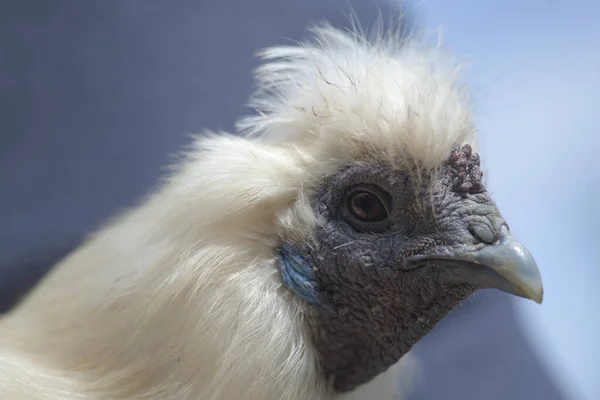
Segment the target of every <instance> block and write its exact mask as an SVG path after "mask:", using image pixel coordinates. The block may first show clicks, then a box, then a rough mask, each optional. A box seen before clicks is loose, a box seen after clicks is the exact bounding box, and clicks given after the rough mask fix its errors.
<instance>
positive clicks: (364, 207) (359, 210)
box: [349, 191, 387, 222]
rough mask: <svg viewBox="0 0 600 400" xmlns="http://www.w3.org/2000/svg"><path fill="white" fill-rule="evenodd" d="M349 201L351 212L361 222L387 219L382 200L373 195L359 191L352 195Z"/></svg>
mask: <svg viewBox="0 0 600 400" xmlns="http://www.w3.org/2000/svg"><path fill="white" fill-rule="evenodd" d="M349 200H350V201H349V203H350V204H349V206H350V207H349V208H350V212H351V213H352V215H353V216H354V217H355V218H357V219H359V220H361V221H365V222H377V221H381V220H383V219H385V218H386V217H387V212H386V210H385V207H384V206H383V204H382V203H381V200H379V198H378V197H377V196H376V195H374V194H373V193H369V192H366V191H359V192H356V193H354V194H352V196H350V199H349Z"/></svg>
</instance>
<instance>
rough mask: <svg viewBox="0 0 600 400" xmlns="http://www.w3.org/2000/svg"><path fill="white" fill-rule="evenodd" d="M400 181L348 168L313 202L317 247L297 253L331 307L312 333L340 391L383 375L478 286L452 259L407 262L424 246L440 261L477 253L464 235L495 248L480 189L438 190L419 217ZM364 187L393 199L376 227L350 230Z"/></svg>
mask: <svg viewBox="0 0 600 400" xmlns="http://www.w3.org/2000/svg"><path fill="white" fill-rule="evenodd" d="M441 173H442V174H446V173H447V172H446V171H443V170H442V171H441ZM408 176H409V175H408V174H406V173H402V172H392V171H391V170H390V169H388V168H385V167H383V166H380V167H363V166H359V167H351V168H348V169H346V170H345V171H343V172H342V173H340V174H338V175H337V176H335V177H333V179H332V180H331V181H330V182H329V183H328V184H327V185H326V186H325V187H324V189H323V190H322V191H321V192H320V193H319V194H318V195H317V196H316V198H315V202H314V207H315V212H316V214H317V217H318V218H319V219H320V220H321V221H322V222H323V224H322V225H321V226H319V228H318V232H317V238H318V239H317V243H318V246H317V247H314V248H304V249H302V252H303V253H304V254H305V255H306V258H307V259H308V260H310V261H309V262H311V264H312V265H313V266H314V267H315V270H316V274H317V277H318V281H319V286H320V288H321V290H323V291H324V295H323V297H322V301H323V302H324V303H325V304H327V305H329V306H330V308H331V309H332V310H333V311H332V312H318V313H315V315H314V319H315V320H314V324H313V329H314V330H313V332H314V340H315V344H316V347H317V349H318V350H319V352H320V354H321V362H322V367H323V369H324V372H325V374H327V375H332V376H333V377H334V382H335V388H336V389H337V390H339V391H347V390H351V389H354V388H355V387H356V386H357V385H360V384H362V383H365V382H367V381H369V380H371V379H372V378H373V377H375V376H376V375H377V374H379V373H381V372H383V371H385V370H386V369H387V368H388V367H389V366H391V365H392V364H394V363H395V362H396V361H398V360H399V359H400V357H402V355H404V354H405V353H406V352H408V351H409V350H410V348H411V347H412V346H413V345H414V344H415V343H416V342H417V341H419V340H420V339H421V338H422V337H423V336H424V335H425V334H426V333H427V332H429V331H430V330H431V329H432V328H433V327H434V326H435V325H436V324H437V323H438V321H440V320H441V319H442V318H443V317H444V316H445V315H446V314H447V313H448V312H449V311H450V310H452V308H454V307H455V306H456V305H457V304H458V303H459V302H460V301H462V300H464V299H465V298H467V297H468V296H470V295H471V294H472V293H473V292H474V291H475V290H477V289H479V288H481V285H480V284H479V283H478V282H477V280H476V279H470V274H469V273H468V272H467V271H466V270H464V269H462V268H460V266H459V265H456V264H457V263H456V262H451V261H450V262H449V261H442V260H439V261H435V260H428V261H423V262H420V263H414V264H412V263H410V262H408V260H409V258H410V257H412V256H415V255H419V254H425V253H428V252H429V251H430V249H432V248H435V250H436V253H439V254H453V253H455V252H456V251H457V250H458V249H459V248H460V250H461V251H464V250H465V249H464V248H465V247H468V248H476V247H477V246H478V245H480V243H481V239H479V238H476V237H474V236H473V234H472V233H470V232H469V228H471V229H472V230H478V231H481V232H482V235H481V236H486V237H487V238H489V239H490V240H491V241H493V240H494V239H495V236H496V234H495V232H498V231H499V229H500V227H501V226H502V225H503V224H504V220H503V219H502V217H501V216H500V214H499V212H498V210H497V208H496V206H495V204H494V203H493V201H492V200H491V198H490V197H489V195H488V194H487V193H486V192H483V193H478V194H473V195H470V194H467V195H463V196H460V195H459V194H457V193H454V192H452V191H450V190H449V188H445V187H443V186H440V188H439V189H440V192H439V194H438V195H437V196H435V197H436V198H437V201H436V204H434V207H433V208H429V209H427V208H426V209H425V211H424V210H423V209H420V210H419V201H420V199H417V198H416V195H415V192H418V189H417V190H415V189H416V188H414V187H413V186H412V182H410V180H409V179H408V178H407V177H408ZM362 185H369V186H370V185H376V186H377V187H379V188H381V189H383V190H384V191H385V192H387V193H389V194H390V195H391V196H390V198H391V203H392V204H390V206H391V207H390V213H389V217H388V219H387V220H386V221H385V222H384V223H383V224H381V225H382V226H375V227H372V228H371V229H367V230H363V229H360V228H361V227H360V226H359V227H358V228H359V229H357V227H356V224H352V223H351V222H350V223H349V222H348V221H347V220H346V219H345V218H344V216H345V213H346V212H347V207H346V193H347V192H348V190H349V188H352V187H355V186H362ZM434 210H435V211H434ZM427 211H430V212H431V214H428V213H427ZM353 225H355V226H353Z"/></svg>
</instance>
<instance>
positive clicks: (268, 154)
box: [0, 25, 475, 400]
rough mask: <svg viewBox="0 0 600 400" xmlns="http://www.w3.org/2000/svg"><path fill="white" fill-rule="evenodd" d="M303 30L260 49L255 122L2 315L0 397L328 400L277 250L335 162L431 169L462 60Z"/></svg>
mask: <svg viewBox="0 0 600 400" xmlns="http://www.w3.org/2000/svg"><path fill="white" fill-rule="evenodd" d="M312 32H313V34H314V40H313V41H310V42H306V43H302V44H299V45H297V46H288V47H276V48H271V49H267V50H265V51H263V52H262V53H261V54H262V56H263V57H264V58H266V59H268V60H270V62H269V63H267V64H265V65H263V66H262V67H261V68H260V69H259V70H258V73H257V81H258V89H257V92H256V95H255V96H254V98H253V100H252V105H253V106H254V107H256V109H257V110H258V112H259V113H258V115H257V116H250V117H246V118H243V119H241V120H240V121H239V124H238V127H239V130H240V133H242V135H235V136H234V135H229V134H226V133H221V134H212V133H208V134H206V135H203V136H201V137H199V138H197V139H196V140H195V141H194V143H193V145H192V146H191V148H190V149H189V150H188V151H187V152H186V155H185V157H183V159H182V160H181V162H180V163H179V164H178V166H177V168H175V170H174V172H173V173H172V174H170V176H169V177H168V178H167V179H166V180H165V182H163V183H162V185H161V186H160V187H159V188H158V189H157V190H156V192H155V193H154V194H152V195H151V196H149V197H148V198H147V199H146V200H145V201H144V202H142V203H141V204H140V205H139V206H138V207H136V208H134V209H132V210H129V211H127V212H125V213H124V214H122V215H120V216H119V217H118V218H115V219H114V221H113V222H111V223H110V224H108V225H107V226H106V227H104V228H103V229H101V230H99V231H98V232H97V233H96V234H94V235H93V236H92V237H90V238H89V239H88V240H87V241H86V242H85V243H84V244H83V245H82V246H81V247H80V248H78V249H77V250H76V251H75V252H74V253H72V254H71V255H70V256H68V257H67V258H66V259H65V260H63V261H62V262H60V263H59V264H58V265H57V266H55V267H54V268H53V270H52V271H51V273H50V274H49V275H48V276H47V277H46V278H45V279H44V280H43V282H41V284H39V285H38V286H37V288H35V290H34V291H33V292H32V293H31V294H30V295H29V296H28V297H27V298H26V299H25V300H24V301H23V302H22V303H21V304H20V305H19V306H18V307H17V308H16V309H15V310H13V311H12V312H11V313H10V314H9V315H7V316H5V317H3V319H2V320H1V321H0V398H2V399H19V400H34V399H35V400H39V399H48V400H52V399H54V400H58V399H60V400H83V399H86V400H107V399H123V400H133V399H136V400H141V399H148V400H155V399H177V400H186V399H189V400H192V399H194V400H196V399H202V400H217V399H248V400H284V399H288V400H300V399H311V400H319V399H330V398H332V395H331V393H330V392H329V390H328V387H327V385H326V383H325V382H322V380H321V378H320V375H319V371H318V370H317V359H316V354H315V351H314V349H313V348H312V347H311V344H310V343H311V342H310V339H309V338H308V333H307V329H306V326H305V321H304V320H303V307H304V305H303V303H302V302H301V301H300V300H298V299H296V298H295V297H294V296H293V295H291V294H290V293H288V292H287V290H286V289H285V288H283V287H282V285H281V280H280V277H279V275H278V272H277V268H276V266H275V258H274V257H275V248H276V246H277V245H278V244H279V243H280V242H281V241H282V240H283V239H286V240H290V241H301V240H309V239H310V236H311V233H312V231H313V228H314V224H315V216H314V214H313V212H312V210H311V208H310V207H309V199H310V196H311V194H312V193H313V190H314V188H315V187H316V186H317V185H318V184H319V182H321V181H322V179H323V178H324V177H325V176H328V175H330V174H332V173H334V172H335V171H336V170H337V169H338V168H339V166H340V165H342V164H344V163H347V162H349V161H356V160H369V159H372V158H377V157H383V158H385V159H386V160H388V161H390V162H398V160H400V162H403V161H402V160H404V161H407V162H408V161H409V160H410V162H419V163H420V164H421V165H423V166H425V167H427V168H431V169H434V168H436V167H437V166H438V165H439V164H440V163H441V162H442V160H444V159H446V158H447V156H448V152H449V150H450V147H451V145H452V144H454V143H463V142H465V141H468V142H469V143H473V142H474V140H475V129H474V127H473V125H472V123H471V121H470V114H469V111H468V109H467V102H468V101H467V100H468V99H467V98H466V96H465V93H464V90H463V88H462V86H461V85H460V83H459V82H460V79H459V70H460V68H459V64H458V63H456V62H455V60H453V59H452V58H451V57H449V56H447V55H446V54H445V53H444V52H443V51H442V50H441V49H440V48H439V47H435V46H434V47H428V46H426V45H425V44H424V43H423V42H421V41H419V40H416V39H413V40H404V39H403V40H401V39H398V36H396V35H393V34H391V35H387V34H383V33H382V31H381V32H379V33H377V34H376V35H375V36H374V37H371V38H369V39H367V37H366V35H364V34H362V33H360V32H359V31H358V30H354V31H348V32H345V31H340V30H337V29H334V28H332V27H330V26H328V25H321V26H318V27H316V28H314V29H313V31H312ZM391 376H392V375H391ZM392 379H394V378H392ZM375 387H376V389H377V388H381V386H375ZM359 390H360V389H359ZM357 393H358V392H357ZM372 394H373V392H371V394H370V395H369V394H365V396H368V398H372V397H371V395H372ZM354 396H355V398H356V394H355V395H354Z"/></svg>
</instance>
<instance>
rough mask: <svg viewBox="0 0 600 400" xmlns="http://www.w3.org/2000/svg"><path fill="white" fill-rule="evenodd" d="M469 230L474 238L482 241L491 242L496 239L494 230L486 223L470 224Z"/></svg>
mask: <svg viewBox="0 0 600 400" xmlns="http://www.w3.org/2000/svg"><path fill="white" fill-rule="evenodd" d="M469 232H470V233H471V235H473V237H474V238H475V239H477V240H479V241H480V242H483V243H487V244H493V243H494V240H495V239H496V235H495V234H494V231H493V230H492V228H490V227H489V226H488V225H486V224H471V225H469Z"/></svg>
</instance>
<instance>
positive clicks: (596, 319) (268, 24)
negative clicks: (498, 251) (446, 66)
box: [0, 0, 600, 400]
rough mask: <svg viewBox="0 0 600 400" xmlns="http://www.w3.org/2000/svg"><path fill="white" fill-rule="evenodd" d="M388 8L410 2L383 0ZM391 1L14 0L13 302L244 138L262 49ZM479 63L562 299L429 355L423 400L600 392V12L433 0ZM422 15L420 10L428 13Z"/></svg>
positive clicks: (0, 214) (451, 325)
mask: <svg viewBox="0 0 600 400" xmlns="http://www.w3.org/2000/svg"><path fill="white" fill-rule="evenodd" d="M378 3H379V7H380V8H381V9H382V11H383V13H384V14H386V12H387V11H388V10H389V7H390V6H392V5H395V4H396V3H397V2H394V1H392V0H379V2H378ZM348 5H350V6H352V7H353V8H354V9H355V11H356V13H357V14H358V16H359V18H360V19H361V21H363V22H364V23H365V24H368V23H370V22H371V21H372V20H373V18H374V17H375V15H376V13H377V7H376V2H375V1H371V0H364V1H360V0H350V1H333V0H301V1H300V0H298V1H291V0H253V1H248V0H203V1H198V0H196V1H192V0H160V1H159V0H88V1H81V0H52V1H48V0H0V308H1V309H8V308H9V307H10V305H11V304H13V303H14V301H16V299H17V298H18V296H19V295H20V294H22V293H23V292H24V291H25V290H26V289H27V288H29V287H30V286H31V285H32V284H34V282H35V281H36V280H37V279H38V278H39V277H40V276H42V274H43V273H44V272H46V271H47V269H48V268H49V267H50V266H51V265H52V264H53V263H55V262H56V261H57V260H58V259H60V258H61V257H63V256H64V255H65V254H66V253H67V252H69V251H70V250H71V249H73V247H74V246H76V245H77V243H78V242H79V240H80V239H81V238H82V236H83V235H84V234H85V233H87V232H89V231H91V230H93V229H94V228H95V227H96V226H97V225H98V224H99V223H101V222H102V221H103V220H105V219H106V218H107V217H109V216H110V215H111V214H113V213H115V212H116V211H117V210H118V209H119V208H121V207H123V206H127V205H131V204H134V203H135V201H136V200H137V199H139V198H140V196H141V195H143V194H144V193H145V192H146V191H147V190H149V188H151V187H152V185H153V183H154V182H155V181H156V178H157V176H159V174H160V173H161V167H162V166H164V165H165V164H166V163H168V162H169V157H170V155H171V154H173V153H175V152H176V151H177V150H178V149H180V148H181V146H182V145H184V144H185V143H187V142H188V140H189V137H188V136H187V134H189V133H192V132H198V131H201V130H202V129H203V128H210V129H231V128H232V124H233V121H234V120H235V118H236V117H237V116H239V115H240V114H241V113H242V112H246V111H247V110H244V108H243V105H244V103H245V101H246V99H247V96H248V94H249V93H250V90H251V88H252V82H251V79H250V71H251V69H252V68H253V67H254V66H256V65H257V61H256V60H255V59H254V58H253V56H252V55H253V52H254V51H255V50H256V49H258V48H261V47H264V46H268V45H272V44H276V43H286V40H285V39H284V38H291V39H299V38H301V37H303V35H304V32H303V27H304V26H305V25H306V24H307V23H309V22H310V20H314V19H320V18H327V19H328V20H330V21H332V22H333V23H334V24H336V25H341V24H343V23H345V22H346V21H347V19H346V17H345V15H344V11H345V10H347V9H348ZM409 11H411V13H414V20H416V21H418V23H419V24H420V25H425V26H426V27H428V28H430V29H432V30H433V29H435V28H437V26H438V25H441V26H443V27H444V29H443V33H444V34H443V38H444V42H445V43H446V45H447V46H449V47H450V48H451V49H452V50H455V51H456V52H458V53H459V54H460V55H462V56H465V57H470V58H472V59H473V63H472V65H471V66H470V67H469V69H468V71H467V76H468V79H469V82H470V83H471V84H472V86H473V90H474V92H475V94H476V101H477V111H478V115H477V117H478V120H479V122H480V127H481V130H482V135H483V146H482V147H483V149H482V157H483V160H484V164H485V165H486V167H487V168H488V169H489V173H488V174H487V176H488V179H489V182H490V187H491V190H492V191H493V192H494V195H495V197H496V199H497V201H498V203H499V205H500V207H501V209H502V211H503V213H504V214H505V216H506V217H507V219H508V220H509V221H511V228H512V230H513V232H515V234H516V235H517V236H519V238H521V239H522V241H523V242H525V244H526V245H528V246H529V247H530V249H531V250H532V252H533V253H534V255H535V256H536V258H537V260H538V263H539V264H540V267H541V269H542V272H543V276H544V280H545V286H546V298H545V302H544V304H543V306H541V307H540V306H537V305H533V304H530V303H529V302H526V301H523V300H518V299H512V298H510V297H509V296H506V295H503V294H501V293H496V292H493V291H490V292H484V293H480V294H478V295H477V296H475V298H474V299H472V300H470V301H467V302H466V303H465V304H464V305H463V306H461V307H460V308H459V309H458V310H456V312H453V313H452V315H451V316H450V317H449V318H447V319H446V320H445V321H443V323H441V324H440V326H438V327H437V328H436V329H435V330H434V331H433V332H432V333H431V334H430V335H429V336H428V337H427V338H426V339H425V340H423V341H422V342H421V343H420V344H419V345H418V346H417V347H416V348H415V349H414V354H415V356H416V357H417V359H418V362H419V365H420V371H421V374H420V377H419V380H418V382H417V385H416V387H415V388H414V391H413V393H412V395H411V399H412V400H434V399H441V398H443V399H450V400H453V399H456V400H459V399H460V400H481V399H485V400H505V399H511V400H525V399H527V400H538V399H540V400H554V399H557V400H558V399H564V400H568V399H573V400H579V399H582V400H598V399H600V384H599V383H598V382H599V381H600V379H599V378H600V366H599V365H598V363H599V362H598V360H600V348H599V342H600V339H599V338H598V332H599V330H600V311H598V309H599V308H600V307H599V306H600V295H598V290H597V288H598V285H599V284H600V268H599V267H598V261H597V258H596V257H597V255H598V251H597V250H596V247H595V244H596V243H599V242H600V241H599V239H600V234H599V232H598V229H599V228H598V226H599V223H600V217H599V215H600V214H599V213H598V212H597V207H595V206H596V204H597V201H596V199H597V196H598V194H599V193H600V190H599V186H600V185H599V184H598V181H599V178H600V176H599V175H600V172H599V171H598V168H596V167H595V164H596V163H594V162H593V161H594V160H593V157H594V155H595V154H596V153H597V149H598V145H599V144H600V139H599V138H598V134H597V131H598V128H599V127H600V123H599V122H598V121H599V120H600V119H599V118H598V115H599V114H598V113H599V112H598V104H599V100H600V95H599V93H600V49H599V45H598V42H599V40H600V4H598V3H596V2H592V1H585V0H577V1H571V2H558V1H550V0H547V1H543V0H530V1H527V2H523V1H518V0H510V1H503V2H484V1H476V0H471V1H467V0H460V1H453V2H448V1H442V0H429V1H426V2H419V3H417V4H415V5H414V6H411V7H409ZM411 15H412V14H411Z"/></svg>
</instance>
